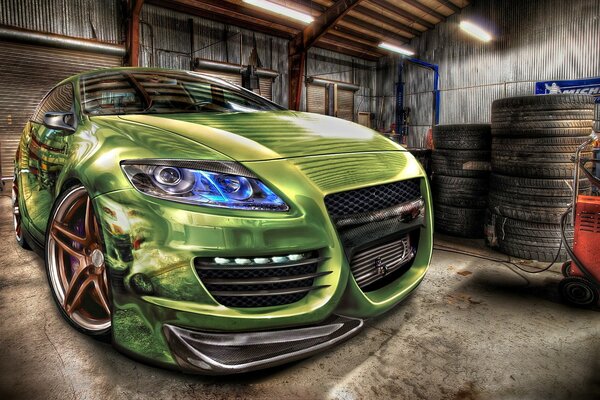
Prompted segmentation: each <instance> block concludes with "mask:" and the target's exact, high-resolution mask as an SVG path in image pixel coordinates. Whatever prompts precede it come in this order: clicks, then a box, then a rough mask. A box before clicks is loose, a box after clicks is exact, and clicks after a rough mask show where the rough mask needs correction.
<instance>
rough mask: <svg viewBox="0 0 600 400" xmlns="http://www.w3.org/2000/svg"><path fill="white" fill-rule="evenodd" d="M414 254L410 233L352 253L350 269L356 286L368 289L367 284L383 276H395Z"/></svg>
mask: <svg viewBox="0 0 600 400" xmlns="http://www.w3.org/2000/svg"><path fill="white" fill-rule="evenodd" d="M414 256H415V251H414V249H413V248H412V246H411V243H410V235H405V236H404V237H402V238H401V239H398V240H394V241H391V242H388V243H384V244H380V245H376V246H374V247H370V248H367V249H365V250H361V251H359V252H357V253H356V254H354V256H353V257H352V261H350V269H351V270H352V274H353V275H354V279H355V280H356V283H357V284H358V286H359V287H360V288H361V289H362V290H364V291H369V286H370V285H371V284H373V283H375V282H377V281H379V280H381V279H384V278H386V277H387V278H388V279H390V278H392V279H393V278H395V277H396V275H397V274H396V272H398V271H401V270H402V267H404V266H407V265H409V263H410V262H411V261H412V259H413V258H414Z"/></svg>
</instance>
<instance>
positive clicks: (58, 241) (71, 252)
mask: <svg viewBox="0 0 600 400" xmlns="http://www.w3.org/2000/svg"><path fill="white" fill-rule="evenodd" d="M50 237H52V239H54V241H55V242H56V244H57V245H58V247H60V248H61V249H62V250H63V251H66V252H67V253H69V255H71V256H73V257H75V258H76V259H77V260H78V261H79V263H80V265H81V264H84V260H85V255H84V254H83V253H81V252H80V250H76V249H74V248H73V247H72V246H70V245H69V244H67V243H65V242H64V241H63V240H62V239H61V238H59V237H58V236H57V235H56V233H54V232H52V231H50Z"/></svg>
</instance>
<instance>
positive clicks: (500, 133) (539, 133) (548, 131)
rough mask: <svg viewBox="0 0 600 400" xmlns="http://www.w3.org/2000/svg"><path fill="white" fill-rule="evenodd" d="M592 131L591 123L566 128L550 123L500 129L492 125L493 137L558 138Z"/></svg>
mask: <svg viewBox="0 0 600 400" xmlns="http://www.w3.org/2000/svg"><path fill="white" fill-rule="evenodd" d="M590 132H591V125H590V126H588V125H587V124H586V125H585V126H584V127H574V126H572V125H569V126H568V127H566V128H561V127H556V126H552V125H550V126H549V127H547V128H531V127H529V128H526V129H525V128H523V129H517V128H516V127H514V126H513V127H511V128H510V129H498V128H494V127H492V137H501V138H516V139H519V140H520V139H539V138H558V137H581V136H585V135H586V134H587V135H589V134H590Z"/></svg>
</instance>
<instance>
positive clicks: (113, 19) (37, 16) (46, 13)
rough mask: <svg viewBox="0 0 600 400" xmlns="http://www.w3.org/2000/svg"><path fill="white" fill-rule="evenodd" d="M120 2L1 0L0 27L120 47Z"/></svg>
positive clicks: (121, 37) (115, 0) (98, 0)
mask: <svg viewBox="0 0 600 400" xmlns="http://www.w3.org/2000/svg"><path fill="white" fill-rule="evenodd" d="M121 4H122V2H121V1H120V0H0V24H4V25H9V26H15V27H19V28H24V29H31V30H35V31H41V32H50V33H56V34H60V35H66V36H73V37H79V38H85V39H98V40H100V41H102V42H107V43H122V42H123V40H124V37H123V35H124V32H123V31H122V29H123V27H122V24H121Z"/></svg>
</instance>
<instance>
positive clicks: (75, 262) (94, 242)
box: [45, 185, 112, 340]
mask: <svg viewBox="0 0 600 400" xmlns="http://www.w3.org/2000/svg"><path fill="white" fill-rule="evenodd" d="M98 221H99V220H98V218H97V215H96V213H95V211H94V209H93V205H92V201H91V199H90V197H89V195H88V193H87V191H86V190H85V188H84V187H83V186H80V185H77V186H73V187H70V188H68V189H66V190H65V191H64V192H63V193H62V194H61V195H60V196H59V197H58V199H57V200H56V202H55V203H54V207H53V208H52V212H51V213H50V218H49V221H48V228H47V230H46V243H45V264H46V275H47V278H48V283H49V285H50V289H51V292H52V297H53V298H54V301H55V303H56V305H57V307H58V309H59V311H60V313H61V315H62V316H63V318H65V320H67V322H68V323H69V324H71V325H72V326H73V327H75V328H76V329H77V330H78V331H80V332H83V333H85V334H87V335H90V336H93V337H96V338H99V339H102V340H109V338H110V331H111V324H112V307H111V301H110V284H109V280H108V279H109V277H108V270H107V268H106V263H105V262H104V242H103V239H102V232H101V229H100V224H99V222H98Z"/></svg>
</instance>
